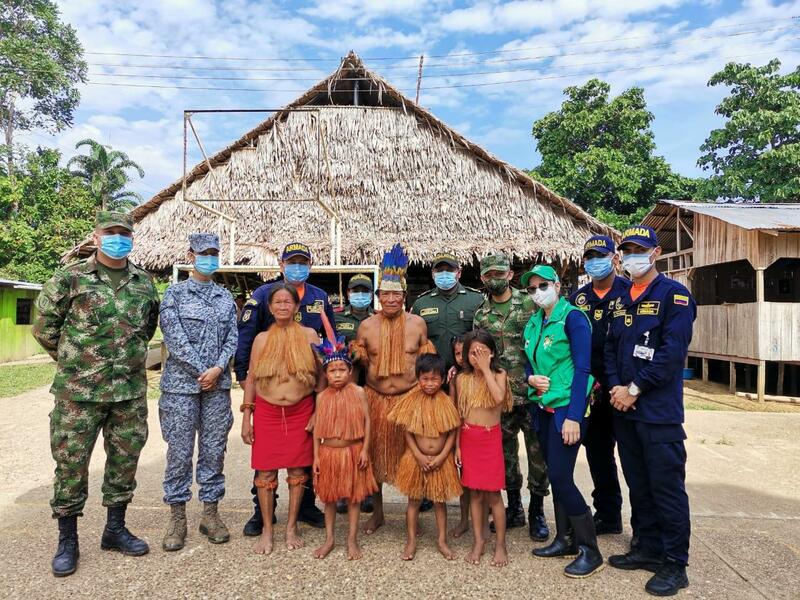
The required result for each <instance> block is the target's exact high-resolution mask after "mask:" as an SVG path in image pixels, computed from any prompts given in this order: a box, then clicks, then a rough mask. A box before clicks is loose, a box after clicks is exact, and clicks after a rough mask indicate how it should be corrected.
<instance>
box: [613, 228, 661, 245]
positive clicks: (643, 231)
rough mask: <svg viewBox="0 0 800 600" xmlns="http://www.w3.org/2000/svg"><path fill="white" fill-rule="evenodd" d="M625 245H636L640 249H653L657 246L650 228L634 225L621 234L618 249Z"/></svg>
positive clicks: (656, 240)
mask: <svg viewBox="0 0 800 600" xmlns="http://www.w3.org/2000/svg"><path fill="white" fill-rule="evenodd" d="M625 244H638V245H639V246H641V247H642V248H655V247H656V246H658V237H656V232H655V230H654V229H653V228H652V227H647V226H646V225H634V226H633V227H628V228H627V229H626V230H625V231H624V232H623V234H622V241H621V242H620V243H619V247H620V248H622V246H624V245H625Z"/></svg>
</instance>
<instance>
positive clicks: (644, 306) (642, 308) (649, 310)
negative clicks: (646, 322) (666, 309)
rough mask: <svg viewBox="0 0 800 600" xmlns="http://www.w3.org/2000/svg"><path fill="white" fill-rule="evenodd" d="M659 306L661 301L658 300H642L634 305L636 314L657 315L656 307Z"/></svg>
mask: <svg viewBox="0 0 800 600" xmlns="http://www.w3.org/2000/svg"><path fill="white" fill-rule="evenodd" d="M660 306H661V302H660V301H658V300H654V301H652V302H642V303H641V304H640V305H639V306H637V307H636V314H637V315H649V316H656V315H658V309H659V307H660Z"/></svg>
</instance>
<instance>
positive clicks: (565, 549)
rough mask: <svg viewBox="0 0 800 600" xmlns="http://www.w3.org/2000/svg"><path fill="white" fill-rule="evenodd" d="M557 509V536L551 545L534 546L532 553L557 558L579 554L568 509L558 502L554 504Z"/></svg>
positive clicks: (540, 556) (541, 556) (542, 556)
mask: <svg viewBox="0 0 800 600" xmlns="http://www.w3.org/2000/svg"><path fill="white" fill-rule="evenodd" d="M554 508H555V511H556V537H555V538H554V539H553V541H552V542H550V545H548V546H545V547H544V548H534V549H533V552H532V554H533V555H534V556H538V557H539V558H555V557H559V556H562V557H563V556H569V557H573V556H578V548H577V546H576V545H575V538H574V536H573V533H572V528H571V527H570V523H569V517H568V516H567V511H565V510H564V507H563V506H561V505H560V504H559V503H558V502H556V503H555V505H554Z"/></svg>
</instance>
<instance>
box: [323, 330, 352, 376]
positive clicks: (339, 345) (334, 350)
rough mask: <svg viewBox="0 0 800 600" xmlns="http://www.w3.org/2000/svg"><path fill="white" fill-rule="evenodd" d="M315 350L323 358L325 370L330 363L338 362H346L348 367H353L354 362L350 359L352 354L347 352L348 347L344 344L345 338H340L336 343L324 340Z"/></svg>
mask: <svg viewBox="0 0 800 600" xmlns="http://www.w3.org/2000/svg"><path fill="white" fill-rule="evenodd" d="M314 348H315V349H316V350H317V352H319V354H320V356H321V357H322V368H323V369H324V368H325V367H326V366H327V365H328V363H332V362H334V361H337V360H341V361H343V362H346V363H347V364H348V366H350V367H352V366H353V360H352V359H351V358H350V353H349V352H348V351H347V345H346V344H345V343H344V337H343V336H339V337H337V338H336V341H335V342H331V341H330V340H323V341H322V343H321V344H320V345H318V346H314Z"/></svg>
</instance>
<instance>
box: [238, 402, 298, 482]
mask: <svg viewBox="0 0 800 600" xmlns="http://www.w3.org/2000/svg"><path fill="white" fill-rule="evenodd" d="M313 414H314V397H313V396H306V397H305V398H303V399H302V400H300V402H298V403H297V404H294V405H292V406H276V405H274V404H270V403H269V402H267V401H266V400H264V399H263V398H262V397H261V396H259V395H258V394H256V407H255V411H254V413H253V436H254V438H255V439H254V440H253V449H252V453H251V456H250V466H251V467H252V468H253V469H255V470H256V471H275V470H277V469H292V468H298V467H309V466H311V465H312V464H313V462H314V438H313V437H312V436H311V433H310V432H308V431H306V425H308V420H309V419H310V418H311V415H313Z"/></svg>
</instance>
